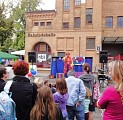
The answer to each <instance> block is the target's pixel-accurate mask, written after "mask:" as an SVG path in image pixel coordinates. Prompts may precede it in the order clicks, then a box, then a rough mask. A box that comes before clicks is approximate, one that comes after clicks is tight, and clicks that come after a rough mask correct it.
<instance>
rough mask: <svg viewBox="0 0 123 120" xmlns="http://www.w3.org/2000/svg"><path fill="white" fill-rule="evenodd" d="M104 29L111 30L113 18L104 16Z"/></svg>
mask: <svg viewBox="0 0 123 120" xmlns="http://www.w3.org/2000/svg"><path fill="white" fill-rule="evenodd" d="M108 19H109V21H107V20H108ZM110 20H111V21H110ZM105 27H106V28H112V27H113V16H106V18H105Z"/></svg>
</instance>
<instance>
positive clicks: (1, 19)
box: [0, 0, 42, 51]
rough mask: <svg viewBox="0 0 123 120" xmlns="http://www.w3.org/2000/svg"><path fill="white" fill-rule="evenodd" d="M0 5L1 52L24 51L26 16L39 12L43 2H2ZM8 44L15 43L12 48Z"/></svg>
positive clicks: (26, 0) (23, 0) (14, 0)
mask: <svg viewBox="0 0 123 120" xmlns="http://www.w3.org/2000/svg"><path fill="white" fill-rule="evenodd" d="M0 4H1V5H0V45H1V46H2V47H1V50H4V51H8V49H9V48H14V49H16V50H20V49H24V47H25V27H26V20H25V14H26V12H29V11H35V10H39V9H40V4H42V0H0ZM13 34H14V37H13ZM12 38H13V40H12ZM13 41H14V42H13ZM8 42H11V43H12V42H13V44H12V46H11V44H8ZM7 45H10V46H7Z"/></svg>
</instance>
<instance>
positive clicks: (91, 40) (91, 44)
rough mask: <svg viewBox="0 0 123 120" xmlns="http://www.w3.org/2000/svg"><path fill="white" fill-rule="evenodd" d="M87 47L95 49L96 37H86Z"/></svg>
mask: <svg viewBox="0 0 123 120" xmlns="http://www.w3.org/2000/svg"><path fill="white" fill-rule="evenodd" d="M86 49H93V50H94V49H95V38H86Z"/></svg>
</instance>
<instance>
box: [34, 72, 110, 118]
mask: <svg viewBox="0 0 123 120" xmlns="http://www.w3.org/2000/svg"><path fill="white" fill-rule="evenodd" d="M36 77H41V78H42V80H43V81H45V80H49V82H50V83H55V82H56V79H49V77H48V75H47V74H41V73H39V74H37V76H36ZM111 84H112V83H111ZM102 86H104V88H100V91H101V93H103V91H104V90H105V88H106V85H105V84H102ZM75 120H76V119H75ZM94 120H102V110H101V109H98V108H96V111H95V117H94Z"/></svg>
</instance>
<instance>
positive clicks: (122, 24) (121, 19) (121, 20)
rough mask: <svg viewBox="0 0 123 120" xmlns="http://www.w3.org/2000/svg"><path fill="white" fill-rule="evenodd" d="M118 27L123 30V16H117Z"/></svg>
mask: <svg viewBox="0 0 123 120" xmlns="http://www.w3.org/2000/svg"><path fill="white" fill-rule="evenodd" d="M118 18H120V19H118ZM119 20H120V21H119ZM117 27H118V28H123V16H117Z"/></svg>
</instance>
